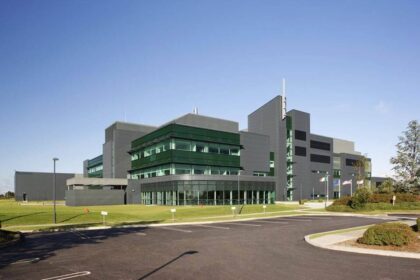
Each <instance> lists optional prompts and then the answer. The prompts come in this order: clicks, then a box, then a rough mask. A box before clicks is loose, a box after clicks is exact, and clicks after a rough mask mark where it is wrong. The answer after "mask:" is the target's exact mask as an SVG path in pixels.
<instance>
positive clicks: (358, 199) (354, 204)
mask: <svg viewBox="0 0 420 280" xmlns="http://www.w3.org/2000/svg"><path fill="white" fill-rule="evenodd" d="M370 195H371V192H370V190H369V189H368V188H359V189H357V190H356V192H355V193H354V195H353V197H352V199H351V205H350V206H351V208H353V209H361V208H363V207H365V205H366V203H368V202H369V197H370Z"/></svg>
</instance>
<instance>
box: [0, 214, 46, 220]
mask: <svg viewBox="0 0 420 280" xmlns="http://www.w3.org/2000/svg"><path fill="white" fill-rule="evenodd" d="M43 213H47V212H35V213H30V214H26V215H19V216H14V217H11V218H8V219H5V220H3V219H0V221H2V222H7V221H11V220H14V219H19V218H23V217H29V216H34V215H38V214H43Z"/></svg>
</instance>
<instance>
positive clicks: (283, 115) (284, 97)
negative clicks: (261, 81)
mask: <svg viewBox="0 0 420 280" xmlns="http://www.w3.org/2000/svg"><path fill="white" fill-rule="evenodd" d="M282 84H283V85H282V98H281V99H282V101H281V119H282V120H284V119H285V118H286V79H285V78H283V83H282Z"/></svg>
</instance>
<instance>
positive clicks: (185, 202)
mask: <svg viewBox="0 0 420 280" xmlns="http://www.w3.org/2000/svg"><path fill="white" fill-rule="evenodd" d="M185 205H187V193H186V191H184V206H185Z"/></svg>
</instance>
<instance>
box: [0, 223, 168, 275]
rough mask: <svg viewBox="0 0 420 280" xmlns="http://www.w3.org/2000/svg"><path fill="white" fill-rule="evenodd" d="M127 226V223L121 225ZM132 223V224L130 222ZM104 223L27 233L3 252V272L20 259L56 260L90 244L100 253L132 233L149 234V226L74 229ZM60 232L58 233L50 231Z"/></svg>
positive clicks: (54, 227) (60, 227)
mask: <svg viewBox="0 0 420 280" xmlns="http://www.w3.org/2000/svg"><path fill="white" fill-rule="evenodd" d="M159 222H160V221H147V222H138V223H134V224H139V225H141V224H142V223H143V224H146V223H147V224H150V223H159ZM121 224H124V223H121ZM129 224H132V223H129ZM98 225H101V223H89V224H82V225H65V226H64V225H63V226H53V227H48V228H44V229H41V230H40V232H39V233H35V234H25V235H24V240H23V242H20V243H18V244H16V245H12V246H8V247H6V248H2V249H1V254H0V269H1V268H4V267H7V266H9V265H11V264H12V263H14V262H18V261H19V260H30V259H37V258H39V260H46V259H48V258H51V257H54V256H55V255H56V251H59V250H63V249H72V248H76V247H78V246H81V245H86V244H88V245H90V246H92V249H93V250H95V249H96V250H99V249H100V247H99V246H96V245H99V244H101V243H102V242H103V241H104V240H107V239H111V238H118V237H119V236H123V235H126V234H131V233H139V232H146V231H148V229H149V228H148V227H147V226H143V227H137V228H110V229H97V230H82V231H76V230H72V229H74V228H75V227H77V228H81V227H90V226H98ZM51 231H58V232H51Z"/></svg>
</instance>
